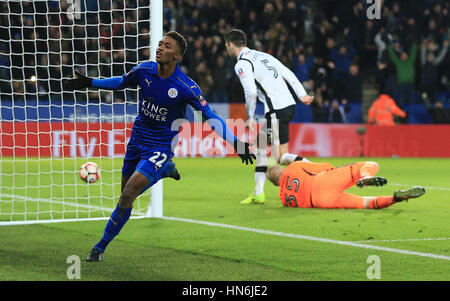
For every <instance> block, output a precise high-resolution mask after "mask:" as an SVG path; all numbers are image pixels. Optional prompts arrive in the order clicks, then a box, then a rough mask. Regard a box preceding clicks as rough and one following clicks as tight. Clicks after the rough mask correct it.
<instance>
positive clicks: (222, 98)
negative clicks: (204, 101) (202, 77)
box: [211, 55, 231, 102]
mask: <svg viewBox="0 0 450 301" xmlns="http://www.w3.org/2000/svg"><path fill="white" fill-rule="evenodd" d="M229 71H230V69H229V68H227V66H225V58H224V57H223V56H221V55H219V56H218V57H217V61H216V66H215V67H214V68H213V70H212V78H213V82H214V89H213V90H212V93H211V96H212V98H211V100H212V101H214V102H227V101H228V90H227V89H228V81H229V80H230V78H231V73H230V72H229Z"/></svg>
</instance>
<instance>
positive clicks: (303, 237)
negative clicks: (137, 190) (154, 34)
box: [161, 216, 450, 261]
mask: <svg viewBox="0 0 450 301" xmlns="http://www.w3.org/2000/svg"><path fill="white" fill-rule="evenodd" d="M161 219H164V220H170V221H178V222H185V223H193V224H199V225H206V226H210V227H219V228H227V229H233V230H241V231H247V232H253V233H259V234H265V235H273V236H279V237H289V238H295V239H300V240H309V241H317V242H322V243H330V244H335V245H343V246H349V247H354V248H360V249H369V250H377V251H383V252H391V253H397V254H402V255H414V256H420V257H428V258H433V259H442V260H449V261H450V256H445V255H440V254H433V253H423V252H416V251H410V250H404V249H396V248H388V247H381V246H375V245H370V244H366V243H358V242H353V241H343V240H334V239H329V238H321V237H314V236H308V235H301V234H292V233H284V232H277V231H272V230H264V229H257V228H249V227H242V226H235V225H228V224H221V223H213V222H206V221H198V220H193V219H188V218H179V217H168V216H164V217H161Z"/></svg>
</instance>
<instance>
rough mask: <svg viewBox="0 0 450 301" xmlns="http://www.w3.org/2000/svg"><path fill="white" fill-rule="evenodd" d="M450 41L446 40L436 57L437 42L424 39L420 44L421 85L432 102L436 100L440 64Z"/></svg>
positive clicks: (423, 91)
mask: <svg viewBox="0 0 450 301" xmlns="http://www.w3.org/2000/svg"><path fill="white" fill-rule="evenodd" d="M448 44H449V41H448V40H447V41H444V43H443V47H442V49H441V51H440V52H439V55H438V56H437V57H435V55H434V53H435V51H436V50H437V49H436V48H437V46H436V43H434V41H430V40H424V41H423V42H422V44H421V45H420V63H421V68H420V86H421V89H422V93H426V94H427V95H428V97H429V98H430V100H431V102H432V103H435V102H436V91H437V90H438V88H439V65H440V64H441V62H442V61H443V60H444V59H445V56H446V55H447V50H448Z"/></svg>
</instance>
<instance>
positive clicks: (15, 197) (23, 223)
mask: <svg viewBox="0 0 450 301" xmlns="http://www.w3.org/2000/svg"><path fill="white" fill-rule="evenodd" d="M0 197H7V198H12V199H19V200H20V201H31V202H42V203H51V204H60V205H65V206H73V207H78V208H85V209H94V210H102V211H106V212H113V211H114V208H107V207H99V206H93V205H85V204H77V203H73V202H63V201H56V200H52V199H42V198H39V199H34V198H27V197H24V196H21V195H13V194H0ZM5 201H7V202H11V201H13V200H5ZM133 215H134V216H133V217H131V218H142V217H144V216H145V215H144V214H142V213H139V212H136V211H135V212H134V213H133ZM108 219H109V217H93V218H73V219H56V220H26V221H4V222H1V221H0V226H13V225H28V224H48V223H60V222H80V221H94V220H108Z"/></svg>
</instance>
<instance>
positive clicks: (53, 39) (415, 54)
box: [0, 0, 450, 122]
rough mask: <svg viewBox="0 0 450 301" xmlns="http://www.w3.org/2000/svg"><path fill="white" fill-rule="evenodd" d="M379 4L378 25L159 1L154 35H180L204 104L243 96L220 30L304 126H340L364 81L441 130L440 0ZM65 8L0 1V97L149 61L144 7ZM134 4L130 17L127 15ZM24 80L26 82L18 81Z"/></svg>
mask: <svg viewBox="0 0 450 301" xmlns="http://www.w3.org/2000/svg"><path fill="white" fill-rule="evenodd" d="M93 2H96V1H93ZM379 2H380V3H381V8H380V12H381V15H380V18H379V19H369V18H368V17H367V15H366V12H367V9H368V5H369V4H367V1H365V0H346V1H334V0H321V1H308V0H273V1H262V0H261V1H260V0H252V1H250V0H166V1H164V30H165V31H168V30H177V31H179V32H180V33H182V34H183V35H184V36H185V37H186V38H187V41H188V44H189V47H188V51H187V53H186V55H185V57H184V60H183V62H182V69H183V70H184V71H185V72H186V73H187V74H188V75H189V76H190V77H191V78H193V79H194V80H195V81H196V82H197V83H198V84H199V85H200V87H201V88H202V90H203V92H204V94H205V95H206V96H207V97H208V99H209V100H210V102H241V101H242V100H243V93H242V88H241V86H240V83H239V80H238V78H237V77H236V76H235V75H234V69H233V66H234V63H235V62H234V61H232V60H231V59H230V58H229V57H228V55H227V53H226V49H225V45H224V42H223V35H224V33H225V32H226V31H227V30H228V29H230V28H241V29H243V30H244V31H245V32H246V33H247V36H248V37H249V46H250V47H251V48H254V49H258V50H262V51H266V52H269V53H271V54H273V55H274V56H275V57H277V58H278V59H280V61H281V62H282V63H283V64H285V65H286V66H288V67H290V68H291V70H293V71H294V73H295V74H296V75H297V77H298V78H299V79H300V80H301V82H302V83H303V85H304V86H305V88H306V89H307V90H309V91H311V92H313V93H314V95H316V100H317V101H316V102H315V104H314V107H313V114H314V121H315V122H346V117H345V114H346V112H348V108H349V106H348V105H349V104H351V103H361V101H362V98H363V97H362V95H363V83H364V81H365V79H367V78H372V79H373V80H374V81H375V82H376V83H377V87H378V90H379V92H380V93H385V94H388V95H391V96H392V97H393V98H394V100H395V101H396V103H397V105H398V106H399V107H401V108H406V106H407V105H408V104H411V103H423V104H424V105H425V107H426V108H427V109H428V110H429V112H430V114H432V115H433V116H434V117H435V122H450V121H448V119H446V118H448V116H449V112H448V109H446V108H445V106H446V105H447V104H449V97H450V95H449V93H448V91H449V90H450V89H449V87H450V55H449V52H450V51H448V47H449V41H450V27H449V22H450V17H449V16H448V11H449V8H450V3H449V2H448V1H440V0H417V1H414V5H411V2H410V1H408V0H392V1H391V0H384V1H382V0H380V1H379ZM67 5H68V4H67V3H65V2H63V1H61V2H59V1H41V2H39V1H35V2H34V3H33V2H32V1H23V2H22V4H20V2H10V3H9V4H8V3H7V2H2V3H0V10H1V11H2V12H8V13H2V14H0V36H2V37H8V38H9V39H11V41H10V42H8V40H7V39H4V38H2V40H1V41H0V68H1V72H0V78H1V81H0V83H1V85H0V88H1V90H2V92H5V93H6V94H8V93H12V94H14V95H15V98H16V97H20V96H21V95H25V96H22V97H26V95H27V94H26V93H25V92H30V93H35V92H36V89H37V90H39V91H41V92H45V93H42V94H45V95H50V96H51V97H61V86H60V79H61V78H62V77H71V76H72V74H73V69H72V65H73V64H75V65H78V66H87V70H82V71H83V72H87V74H88V75H89V76H102V77H110V76H119V75H122V74H124V73H126V72H127V71H128V70H130V69H131V68H132V67H133V66H134V65H136V63H137V62H139V61H144V60H147V59H148V58H149V56H150V53H149V49H148V45H149V35H148V33H149V27H150V22H149V10H148V5H149V0H134V1H124V0H117V1H99V2H98V4H92V3H91V7H89V6H88V7H86V11H87V12H86V14H85V15H84V14H83V15H82V17H81V19H80V20H77V19H75V18H73V19H71V18H70V16H69V15H68V14H62V13H60V11H63V12H64V11H67V8H68V7H67ZM92 5H93V6H92ZM138 6H139V7H140V9H138V10H137V12H136V10H131V9H129V8H133V7H138ZM83 24H87V25H86V26H83ZM47 53H48V54H47ZM60 53H62V55H60ZM72 53H73V55H72ZM97 66H100V68H98V67H97ZM32 75H36V77H37V78H38V79H39V80H38V85H36V84H35V83H34V82H32V81H29V80H28V79H29V78H31V76H32ZM24 79H25V85H24V84H23V83H24V81H21V80H24ZM10 80H12V82H13V84H12V85H11V84H10V82H9V81H10ZM438 91H443V92H444V93H437V92H438ZM130 93H131V94H128V95H125V94H123V92H115V95H114V96H112V95H111V93H109V92H108V93H106V92H105V94H104V95H100V94H99V93H98V92H95V91H92V92H90V97H89V99H90V100H94V101H102V102H111V101H125V100H127V101H128V97H130V100H132V99H134V100H136V92H133V91H131V92H130ZM33 95H34V94H33ZM80 95H81V96H80V99H83V97H85V93H80ZM63 97H64V99H66V98H67V99H70V97H72V94H71V93H67V95H66V94H64V95H63ZM436 112H437V113H436ZM436 116H437V117H436Z"/></svg>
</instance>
